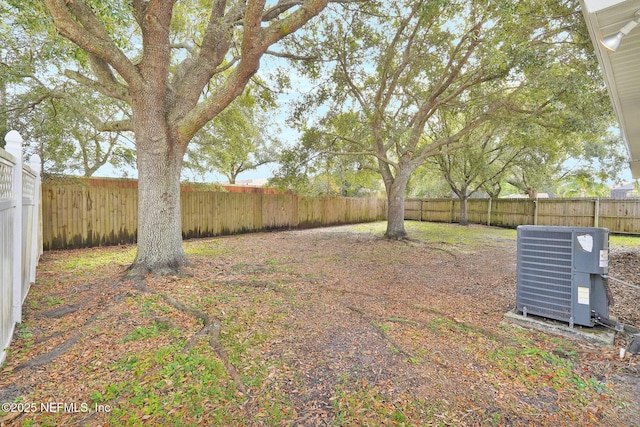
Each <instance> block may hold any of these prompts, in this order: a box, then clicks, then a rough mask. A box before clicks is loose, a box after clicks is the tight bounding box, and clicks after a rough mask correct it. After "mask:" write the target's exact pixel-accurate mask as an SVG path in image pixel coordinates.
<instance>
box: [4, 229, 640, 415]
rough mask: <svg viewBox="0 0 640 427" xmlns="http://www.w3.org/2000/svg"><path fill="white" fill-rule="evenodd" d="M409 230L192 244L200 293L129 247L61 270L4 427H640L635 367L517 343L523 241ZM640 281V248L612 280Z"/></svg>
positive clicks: (28, 332) (562, 343)
mask: <svg viewBox="0 0 640 427" xmlns="http://www.w3.org/2000/svg"><path fill="white" fill-rule="evenodd" d="M421 227H427V229H426V231H425V229H424V228H421ZM408 229H409V232H410V234H412V235H414V236H415V237H416V238H415V239H414V240H412V241H408V242H402V241H389V240H385V239H381V238H380V231H381V230H382V227H381V225H380V224H371V225H359V226H348V227H333V228H325V229H315V230H304V231H286V232H274V233H261V234H250V235H240V236H232V237H224V238H217V239H203V240H197V241H195V240H194V241H190V242H186V243H185V248H186V251H187V253H188V254H189V256H190V258H191V260H192V265H191V266H190V267H189V269H188V272H187V273H188V274H186V275H185V276H180V277H150V278H147V279H146V281H145V282H144V283H133V282H127V281H122V280H120V275H121V274H122V272H123V271H124V268H125V267H126V265H127V263H128V262H130V260H131V259H132V256H133V253H134V252H133V251H134V249H133V248H132V247H129V246H127V247H119V248H99V249H91V250H79V251H67V252H63V251H60V252H49V253H46V254H45V255H44V257H43V260H42V263H41V265H40V267H39V272H38V274H39V279H38V282H37V283H36V284H35V285H34V287H33V288H32V290H31V293H30V296H29V298H28V301H27V304H26V306H25V319H24V322H23V325H22V326H21V327H20V328H19V329H18V331H17V333H16V338H15V339H14V342H13V343H12V348H11V351H10V353H9V356H8V361H7V362H6V363H5V365H4V366H3V367H2V371H1V373H2V375H1V376H0V401H2V402H14V403H16V404H15V405H14V406H15V407H14V408H12V409H13V410H11V411H5V412H4V415H3V412H0V423H2V424H3V425H444V426H449V425H451V426H454V425H462V426H466V425H469V426H474V425H505V426H508V425H513V426H529V425H535V426H573V425H575V426H586V425H594V426H599V425H602V426H638V425H640V406H639V404H638V396H639V395H640V389H639V385H638V384H640V365H639V364H638V356H635V357H632V358H628V357H627V358H626V359H624V360H621V359H620V358H619V357H618V348H615V349H602V348H597V347H594V346H592V345H590V344H587V343H584V342H580V341H573V340H569V339H565V338H560V337H555V336H552V335H545V334H542V333H538V332H535V331H529V330H524V329H520V328H517V327H515V326H511V325H508V324H504V323H503V316H504V314H505V312H507V311H508V310H511V309H513V307H514V305H515V272H516V241H515V232H513V230H497V229H493V228H485V227H480V226H472V227H469V228H468V229H465V228H462V227H459V226H456V225H448V224H444V225H437V226H435V225H420V224H412V225H410V226H408ZM461 229H462V231H461ZM465 230H466V231H465ZM639 266H640V251H638V249H637V248H635V249H629V248H613V249H612V253H611V275H612V276H615V277H617V278H619V279H622V280H627V281H630V282H634V281H635V282H634V283H637V280H638V277H640V267H639ZM612 292H613V296H614V300H615V302H616V304H617V305H616V306H615V307H614V309H613V314H615V315H617V316H618V317H619V319H620V320H621V321H623V322H625V323H629V324H635V325H640V313H639V310H638V302H639V301H640V296H639V294H640V292H637V291H634V290H631V291H630V290H629V288H624V287H623V286H618V285H612ZM203 331H205V332H207V334H208V335H207V334H205V332H203ZM205 336H209V337H210V339H209V340H208V344H207V340H206V339H204V338H205ZM616 345H617V347H620V346H625V345H626V341H625V340H624V339H623V338H622V337H620V338H618V340H617V342H616ZM43 402H45V403H47V402H64V403H74V404H77V405H80V408H79V410H77V411H68V410H66V409H70V408H65V410H64V411H52V410H50V409H51V408H50V407H49V406H46V407H45V408H44V409H43V407H42V406H40V405H41V404H42V403H43ZM18 403H22V404H23V406H22V407H20V408H19V407H18ZM31 404H33V405H38V407H37V410H34V411H24V406H25V405H31ZM82 404H85V405H86V406H87V407H88V409H87V410H84V409H86V408H85V407H83V406H81V405H82ZM32 408H33V407H32ZM5 409H6V408H4V407H3V410H5ZM18 409H21V410H20V411H18ZM107 409H108V410H107Z"/></svg>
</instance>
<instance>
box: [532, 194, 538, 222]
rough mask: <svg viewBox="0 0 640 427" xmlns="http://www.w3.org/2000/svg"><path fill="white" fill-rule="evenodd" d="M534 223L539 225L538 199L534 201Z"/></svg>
mask: <svg viewBox="0 0 640 427" xmlns="http://www.w3.org/2000/svg"><path fill="white" fill-rule="evenodd" d="M533 225H538V199H535V200H534V201H533Z"/></svg>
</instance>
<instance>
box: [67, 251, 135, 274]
mask: <svg viewBox="0 0 640 427" xmlns="http://www.w3.org/2000/svg"><path fill="white" fill-rule="evenodd" d="M67 255H68V256H67V257H65V258H64V259H63V260H59V261H57V262H56V263H58V264H59V265H60V267H61V268H62V269H63V270H67V271H83V272H89V271H93V270H96V269H98V268H100V267H104V266H105V265H108V264H123V265H124V264H130V263H132V262H133V260H134V258H135V255H136V248H135V247H130V248H126V249H122V248H119V247H111V248H93V249H91V250H90V251H88V250H79V251H69V252H68V254H67Z"/></svg>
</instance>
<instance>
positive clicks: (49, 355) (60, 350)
mask: <svg viewBox="0 0 640 427" xmlns="http://www.w3.org/2000/svg"><path fill="white" fill-rule="evenodd" d="M126 294H127V292H126V291H125V292H120V293H119V294H116V295H115V296H112V297H111V298H110V300H109V304H107V305H105V306H104V307H102V309H101V310H100V311H98V312H97V313H94V314H93V315H91V316H90V317H89V318H88V319H87V320H86V321H85V322H84V324H83V325H82V326H81V328H80V331H79V332H77V333H76V334H73V336H71V337H70V338H68V339H66V340H64V341H63V342H61V343H60V344H58V345H56V346H55V347H53V348H52V349H51V350H49V351H48V352H46V353H42V354H39V355H37V356H34V357H33V358H31V359H29V360H27V361H26V362H24V363H22V364H20V365H18V366H16V367H15V368H14V372H18V371H21V370H23V369H31V368H37V367H38V366H43V365H48V364H49V363H51V362H53V361H54V360H55V359H57V358H58V357H60V356H62V355H63V354H65V353H66V352H67V351H69V349H70V348H71V347H73V346H74V345H75V344H76V343H77V342H78V341H79V340H80V339H81V338H82V337H83V336H85V335H86V333H85V332H86V330H87V328H88V327H89V326H91V325H92V324H93V323H94V322H95V321H96V319H98V317H100V316H101V315H102V314H103V313H104V312H105V311H107V310H109V309H110V308H111V306H112V305H113V304H115V303H117V302H118V301H120V300H121V299H122V298H123V297H124V295H126ZM93 299H95V295H94V298H87V299H86V300H85V301H84V302H83V304H82V305H81V306H80V307H78V305H77V304H75V305H71V306H63V307H61V309H60V310H58V311H59V313H61V314H60V315H57V316H53V317H58V318H59V317H63V316H65V315H67V314H70V313H74V312H76V311H77V310H78V309H79V308H81V307H82V306H85V305H87V303H88V301H90V300H93ZM67 308H69V309H67ZM45 317H46V316H45ZM62 334H64V332H57V333H55V334H53V335H52V336H49V337H45V338H41V339H40V342H43V341H46V340H48V339H51V338H53V337H54V336H59V335H62Z"/></svg>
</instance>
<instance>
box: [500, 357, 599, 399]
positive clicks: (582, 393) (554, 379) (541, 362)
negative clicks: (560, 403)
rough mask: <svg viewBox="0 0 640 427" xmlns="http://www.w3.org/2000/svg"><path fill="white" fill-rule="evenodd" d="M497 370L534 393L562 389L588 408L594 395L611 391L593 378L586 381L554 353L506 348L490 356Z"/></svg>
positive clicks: (572, 365)
mask: <svg viewBox="0 0 640 427" xmlns="http://www.w3.org/2000/svg"><path fill="white" fill-rule="evenodd" d="M489 360H491V361H492V362H493V363H494V365H495V366H496V367H497V368H498V370H499V371H500V372H501V373H502V375H504V376H505V377H506V378H508V379H509V380H515V381H517V382H518V383H520V384H522V385H524V386H525V387H526V388H527V390H529V391H535V390H539V389H541V388H543V387H552V388H553V389H555V390H562V391H563V394H565V395H567V396H571V399H573V400H574V402H575V403H578V404H581V405H586V404H588V403H589V402H591V401H593V399H594V396H595V395H598V394H602V393H606V392H607V391H608V387H607V386H606V384H603V383H600V382H599V381H597V380H595V379H593V378H587V379H585V378H583V377H581V376H580V375H579V374H578V373H577V372H576V368H575V366H574V364H573V361H571V360H569V359H568V358H565V357H561V356H559V355H557V354H556V353H555V352H549V351H547V350H544V349H541V348H538V347H532V346H520V347H511V346H507V347H503V348H498V349H496V350H494V351H492V352H490V353H489Z"/></svg>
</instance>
